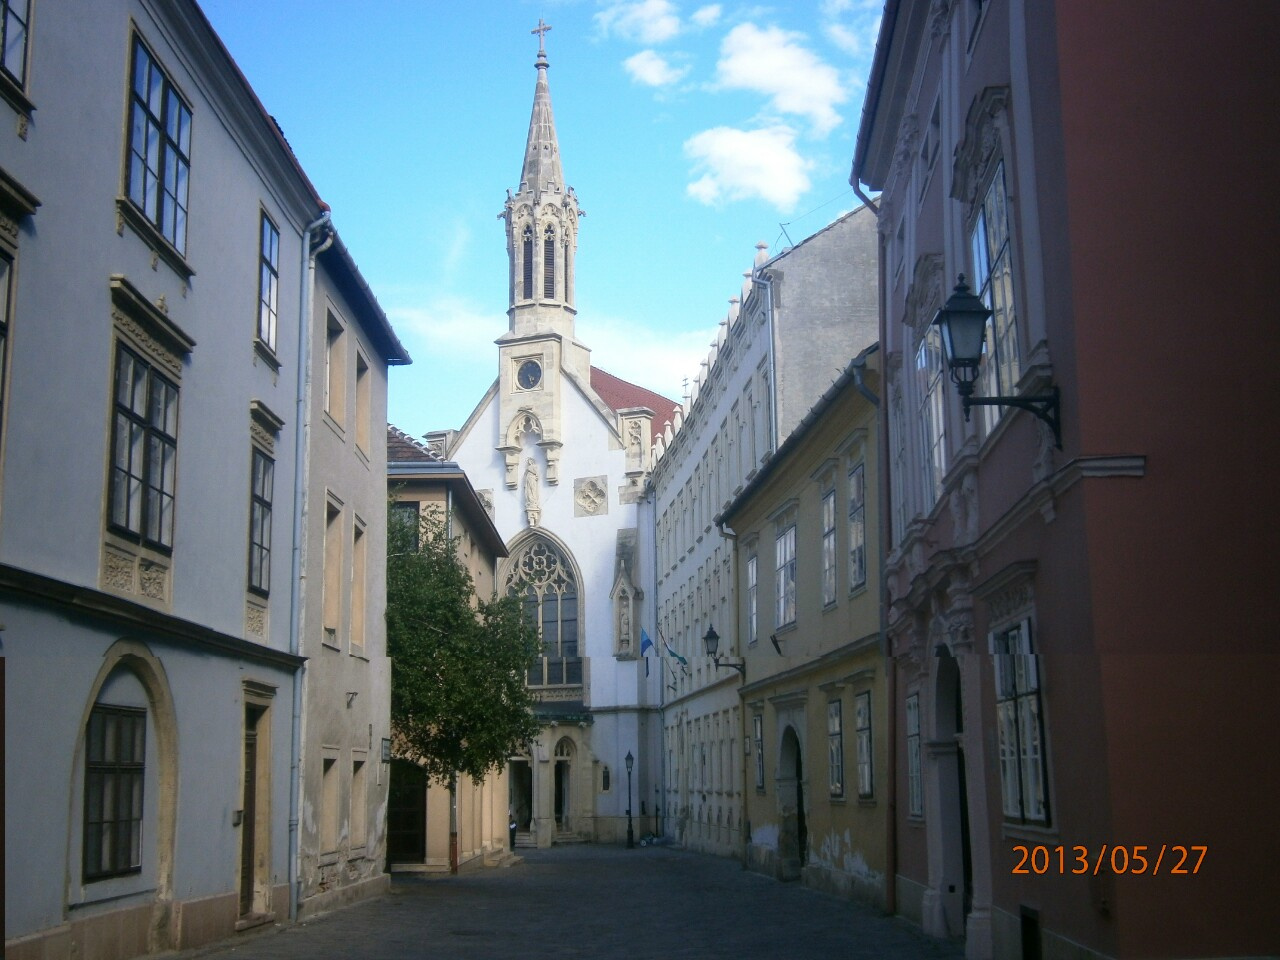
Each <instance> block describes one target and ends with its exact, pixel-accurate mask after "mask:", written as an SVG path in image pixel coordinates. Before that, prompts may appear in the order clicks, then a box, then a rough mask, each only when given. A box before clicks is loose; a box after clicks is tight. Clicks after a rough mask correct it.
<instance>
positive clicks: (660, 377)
mask: <svg viewBox="0 0 1280 960" xmlns="http://www.w3.org/2000/svg"><path fill="white" fill-rule="evenodd" d="M200 2H201V6H202V8H203V9H204V11H205V14H206V15H207V16H208V18H209V20H210V22H212V24H213V26H214V28H215V29H216V30H217V31H218V33H219V34H220V35H221V37H222V39H223V42H224V43H225V44H226V46H227V48H228V50H230V52H231V55H232V56H233V57H235V59H236V62H237V63H238V64H239V66H240V69H241V70H242V71H243V72H244V74H245V76H246V77H247V78H248V80H249V82H250V83H251V84H252V85H253V87H254V89H255V90H256V91H257V93H258V96H259V98H260V99H261V100H262V103H263V105H264V106H265V107H266V109H267V111H268V112H269V113H271V114H272V115H273V116H275V118H276V119H277V121H278V122H279V123H280V125H281V127H282V128H283V130H284V132H285V136H286V137H288V139H289V142H290V144H291V145H292V146H293V149H294V152H295V153H297V155H298V157H299V159H300V160H301V162H302V165H303V167H304V168H305V169H306V171H307V173H308V175H309V176H310V177H311V180H312V182H313V183H314V184H315V185H316V188H317V190H319V192H320V195H321V196H322V197H324V198H325V200H326V201H327V202H328V203H329V204H330V205H331V207H332V208H333V219H334V223H335V224H336V225H337V227H338V230H339V231H340V232H341V233H342V236H343V239H344V241H345V242H346V244H347V246H348V248H349V249H350V250H351V252H352V254H353V256H354V257H355V258H356V261H357V262H358V263H359V265H360V269H361V271H362V272H363V273H364V275H365V278H366V279H367V280H368V281H369V283H370V286H372V288H373V290H374V292H375V293H376V294H377V296H378V299H379V302H380V303H381V304H382V307H383V309H384V310H385V311H386V313H387V315H388V317H390V319H391V321H392V323H393V324H394V325H395V327H396V330H397V332H398V333H399V335H400V338H401V340H402V341H403V342H404V344H405V346H406V347H407V348H408V350H409V352H410V354H411V355H412V356H413V358H414V363H413V364H412V365H411V366H408V367H403V368H398V369H394V370H393V371H392V373H391V383H390V396H389V411H388V416H389V419H390V420H391V421H392V422H393V423H395V424H396V425H397V426H399V427H401V428H402V429H404V430H405V431H407V432H408V433H410V434H411V435H414V436H421V435H422V434H423V433H425V432H426V431H427V430H434V429H443V428H450V427H454V428H456V427H460V426H462V424H463V422H464V420H465V419H466V417H467V416H468V415H469V414H470V412H471V410H472V408H473V407H474V406H475V404H476V403H477V402H478V401H479V399H480V397H481V395H482V394H483V393H484V391H485V390H486V389H488V387H489V385H490V383H492V381H493V380H494V378H495V377H496V375H497V369H498V368H497V348H496V347H495V346H494V343H493V341H494V340H495V339H497V337H499V336H501V335H502V334H503V333H504V332H505V331H506V329H507V318H506V308H507V262H506V250H505V241H504V235H503V227H502V223H501V222H500V221H499V220H498V218H497V217H498V214H499V213H500V211H501V210H502V204H503V201H504V200H505V199H506V191H507V189H508V188H510V189H512V190H514V189H515V188H516V187H517V185H518V181H519V178H520V166H521V161H522V159H523V155H524V144H525V135H526V133H527V131H528V124H529V112H530V109H531V107H532V104H533V88H534V80H535V78H536V72H535V70H534V67H533V63H534V60H535V58H536V55H537V49H538V42H537V37H536V36H533V35H532V34H531V33H530V31H531V30H532V28H533V27H535V26H536V25H537V23H538V20H539V18H543V19H545V20H546V22H547V23H548V24H549V25H550V26H551V28H552V29H551V31H550V32H549V33H548V34H547V35H546V44H547V58H548V60H549V61H550V63H551V69H550V72H549V79H550V84H551V99H552V105H553V108H554V111H555V118H556V130H557V134H558V136H559V141H560V155H561V159H562V161H563V165H564V171H565V179H566V181H567V182H568V183H569V184H570V185H571V186H573V187H574V189H575V191H576V193H577V195H578V198H579V200H580V202H581V204H582V208H583V209H584V210H585V211H586V212H587V216H586V217H585V218H584V219H583V221H582V225H581V231H580V236H579V242H578V260H577V305H578V317H577V336H578V339H579V340H581V341H582V342H583V343H585V344H586V345H587V346H588V347H590V348H591V349H592V362H593V363H595V364H596V365H597V366H600V367H603V368H605V369H606V370H608V371H609V372H611V373H613V374H615V375H617V376H620V377H622V378H624V379H627V380H631V381H633V382H636V383H639V384H642V385H643V386H646V387H648V388H650V389H653V390H656V391H658V392H659V393H663V394H666V395H668V396H671V397H672V398H675V399H679V397H680V395H681V394H682V393H683V390H684V387H683V381H684V380H685V379H686V378H689V379H691V378H693V377H694V376H695V375H696V374H697V373H698V370H699V366H700V363H701V361H702V360H704V359H705V358H706V355H707V352H708V349H709V346H710V343H711V341H712V339H713V337H714V335H715V332H716V327H717V326H718V324H719V322H720V321H721V320H722V319H723V318H724V316H725V314H726V312H727V311H728V308H729V304H728V301H729V298H730V297H733V296H737V295H738V294H739V292H740V289H741V285H742V280H743V278H742V274H743V272H744V271H746V270H747V269H749V268H750V266H751V262H752V257H753V256H754V253H755V250H754V247H755V244H756V243H757V242H763V243H765V244H767V245H768V248H769V249H768V253H769V254H770V255H773V254H775V253H778V252H780V251H781V250H782V249H784V247H786V246H788V245H789V244H790V243H791V242H796V243H798V242H799V241H800V240H802V239H803V238H804V237H807V236H809V235H810V234H812V233H814V232H816V231H817V230H820V229H821V228H822V227H824V226H826V225H827V224H828V223H830V222H831V221H832V220H834V219H835V218H836V217H838V216H839V215H840V214H842V213H844V212H846V211H848V210H850V209H852V208H853V207H855V206H857V205H858V200H857V198H856V197H855V196H854V194H853V192H852V190H851V189H850V187H849V184H848V176H849V167H850V163H851V160H852V157H853V148H854V140H855V137H856V135H857V126H858V120H859V117H860V116H861V111H862V98H863V91H864V89H865V85H866V79H867V74H868V72H869V70H870V64H871V55H872V51H873V50H874V46H875V36H876V30H877V29H878V26H879V19H880V11H881V8H882V3H881V0H786V2H781V3H777V4H751V3H732V2H724V3H711V4H708V3H681V2H677V0H540V2H526V0H471V2H465V3H464V2H452V0H362V2H361V3H358V4H352V3H349V2H344V3H339V2H337V0H200ZM788 237H789V238H790V240H788Z"/></svg>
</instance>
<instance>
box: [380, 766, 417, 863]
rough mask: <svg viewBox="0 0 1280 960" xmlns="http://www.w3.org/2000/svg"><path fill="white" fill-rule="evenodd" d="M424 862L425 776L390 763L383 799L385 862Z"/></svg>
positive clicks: (414, 769) (409, 767) (406, 767)
mask: <svg viewBox="0 0 1280 960" xmlns="http://www.w3.org/2000/svg"><path fill="white" fill-rule="evenodd" d="M426 859H427V777H426V774H425V773H424V772H423V770H422V768H421V767H418V766H415V765H414V764H412V763H407V762H405V761H403V760H393V761H392V762H391V783H390V786H389V787H388V796H387V860H388V862H390V863H424V862H425V861H426Z"/></svg>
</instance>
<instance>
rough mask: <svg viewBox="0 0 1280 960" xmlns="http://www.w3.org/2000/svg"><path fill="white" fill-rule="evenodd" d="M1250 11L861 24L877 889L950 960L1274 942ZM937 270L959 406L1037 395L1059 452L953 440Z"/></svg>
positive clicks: (1031, 432)
mask: <svg viewBox="0 0 1280 960" xmlns="http://www.w3.org/2000/svg"><path fill="white" fill-rule="evenodd" d="M1267 11H1268V8H1267V7H1266V6H1265V5H1259V4H1230V5H1223V6H1221V7H1215V8H1213V9H1212V10H1207V9H1206V8H1204V7H1203V6H1201V5H1195V6H1193V5H1192V4H1190V3H1188V2H1184V0H1174V2H1160V3H1156V2H1154V0H1132V2H1126V3H1115V2H1113V0H1108V2H1103V0H1071V2H1052V0H986V2H979V0H932V2H930V0H888V3H887V4H886V8H885V14H884V19H883V23H882V27H881V35H880V40H879V43H878V46H877V50H876V56H875V61H874V65H873V68H872V74H871V77H870V82H869V85H868V94H867V102H866V106H865V108H864V113H863V119H862V126H861V130H860V133H859V139H858V145H857V148H856V153H855V157H854V163H853V175H852V178H851V179H852V181H853V182H854V183H855V185H857V184H859V183H861V184H863V185H865V186H866V187H867V188H870V189H871V190H879V191H881V196H880V198H879V200H878V201H877V204H878V207H879V229H880V238H881V264H882V266H881V271H882V275H881V294H882V295H881V305H882V306H881V311H882V316H881V343H882V349H883V352H884V357H885V376H886V389H885V397H886V402H885V403H884V405H883V407H882V410H883V414H882V416H883V417H884V423H883V427H884V430H883V433H882V435H883V436H884V438H885V440H884V442H883V447H882V457H881V461H882V463H883V464H884V467H883V469H882V476H881V480H882V483H883V484H884V489H885V497H884V501H883V502H884V503H885V504H886V509H885V510H884V516H885V520H884V523H885V525H886V530H885V531H884V542H885V544H886V550H887V551H888V553H887V559H886V565H885V568H886V572H885V578H886V583H885V587H886V591H885V592H886V602H887V610H886V616H887V633H888V647H889V650H890V656H891V665H890V668H891V669H890V678H889V679H890V684H891V687H890V690H891V694H890V696H891V701H892V704H893V717H892V723H893V725H894V728H895V729H894V730H893V731H892V738H893V742H894V743H895V750H894V764H895V768H896V769H895V771H894V773H893V776H894V778H895V782H896V784H897V791H898V802H897V815H896V817H895V818H894V821H893V829H894V831H895V833H896V837H895V838H894V843H892V844H891V850H893V856H894V859H895V861H896V862H894V863H892V864H891V865H890V871H891V873H892V874H893V875H894V876H895V882H894V883H893V884H892V885H891V886H892V896H893V897H894V899H895V903H894V904H893V906H894V907H896V909H897V910H898V911H899V912H901V913H904V914H906V915H907V916H910V917H913V918H914V919H916V920H918V921H919V922H921V923H922V924H923V925H924V926H925V928H926V929H927V930H928V931H930V932H932V933H934V934H936V935H939V936H963V937H964V938H965V941H966V950H967V954H968V956H970V957H1071V958H1083V957H1166V958H1167V957H1228V956H1230V957H1254V956H1263V955H1268V954H1271V953H1273V952H1274V951H1275V950H1276V949H1277V944H1280V921H1278V920H1277V919H1276V917H1277V916H1280V911H1277V910H1276V909H1275V907H1274V903H1273V902H1272V901H1273V900H1274V898H1273V897H1272V896H1269V893H1271V894H1273V893H1274V891H1275V890H1276V882H1275V870H1276V864H1277V862H1278V860H1280V831H1278V830H1277V828H1276V826H1275V822H1274V817H1273V816H1272V815H1271V814H1270V812H1269V811H1271V810H1273V809H1274V807H1275V797H1274V794H1275V789H1276V787H1277V785H1278V784H1280V778H1278V775H1280V770H1278V766H1277V760H1276V757H1277V751H1276V750H1275V748H1274V746H1273V745H1270V744H1269V743H1268V742H1267V736H1268V734H1269V732H1270V731H1271V730H1273V729H1274V728H1275V725H1276V720H1277V709H1276V706H1275V700H1274V696H1273V694H1272V692H1271V689H1272V686H1273V684H1274V678H1275V676H1276V673H1277V666H1280V663H1278V658H1277V652H1276V642H1275V638H1276V635H1277V631H1276V629H1275V627H1274V626H1272V625H1269V624H1268V623H1267V622H1266V620H1265V619H1264V616H1263V611H1262V598H1263V597H1264V596H1267V595H1270V591H1269V590H1268V589H1267V585H1268V584H1269V583H1270V582H1272V581H1274V579H1275V573H1276V563H1275V560H1274V554H1273V553H1271V552H1270V551H1265V550H1264V546H1263V545H1264V537H1265V536H1266V532H1267V531H1268V530H1270V529H1274V528H1275V526H1276V522H1275V509H1274V503H1275V499H1274V495H1273V493H1272V488H1273V487H1274V483H1273V481H1272V480H1271V475H1272V474H1271V471H1269V470H1268V469H1267V465H1268V462H1270V461H1274V459H1275V457H1274V449H1275V442H1274V440H1273V439H1271V437H1270V436H1269V431H1268V427H1269V426H1271V425H1274V424H1275V423H1276V422H1277V405H1276V401H1275V399H1274V394H1273V393H1272V392H1270V391H1268V390H1267V389H1266V387H1265V384H1267V382H1268V380H1269V379H1270V377H1271V376H1272V375H1273V371H1274V369H1275V361H1276V359H1277V357H1276V353H1277V350H1276V346H1277V342H1278V339H1277V335H1276V333H1275V328H1274V321H1264V316H1265V314H1264V309H1263V304H1262V298H1263V296H1264V291H1263V284H1262V282H1261V279H1260V278H1261V276H1262V275H1263V274H1262V272H1261V271H1259V270H1258V269H1257V261H1258V252H1259V251H1262V250H1266V249H1270V248H1271V247H1272V246H1273V245H1274V242H1272V243H1270V244H1269V243H1268V240H1269V239H1270V237H1269V236H1268V233H1269V229H1270V227H1271V225H1272V224H1273V223H1274V222H1275V219H1276V218H1275V213H1276V205H1275V203H1274V200H1273V199H1272V200H1270V202H1268V198H1271V197H1273V195H1274V179H1275V174H1274V166H1275V161H1274V155H1273V154H1271V153H1269V152H1268V151H1267V150H1266V149H1265V148H1264V145H1263V143H1262V141H1261V137H1262V136H1264V133H1263V129H1262V128H1263V127H1264V124H1262V123H1260V122H1259V121H1260V119H1261V115H1262V113H1266V114H1267V115H1272V114H1274V112H1275V111H1274V107H1275V103H1276V98H1275V94H1274V90H1273V89H1272V87H1271V86H1269V85H1268V84H1267V82H1266V77H1267V76H1268V75H1269V73H1271V72H1272V71H1271V70H1270V64H1269V61H1268V59H1267V58H1268V57H1269V56H1270V54H1269V50H1271V49H1274V41H1275V39H1276V37H1275V34H1276V22H1277V18H1276V17H1275V15H1274V13H1270V12H1267ZM1264 104H1270V105H1271V109H1270V110H1266V111H1263V110H1262V107H1263V105H1264ZM1206 187H1209V188H1210V189H1206ZM1264 231H1267V232H1264ZM959 274H964V276H965V279H966V281H967V282H968V284H969V285H970V286H971V288H972V290H973V291H974V292H975V293H976V294H978V295H979V296H981V297H982V299H983V301H984V302H985V304H986V305H987V307H988V308H989V309H990V310H991V311H992V316H991V319H990V320H989V322H988V329H987V336H986V353H985V358H984V360H983V363H982V367H981V371H980V375H979V379H978V381H977V383H976V390H975V395H976V396H985V397H992V396H997V395H1000V396H1020V397H1029V396H1039V395H1047V394H1048V393H1049V392H1050V391H1051V390H1052V389H1053V388H1055V387H1056V388H1057V389H1058V390H1059V391H1060V406H1061V448H1060V449H1059V448H1058V447H1057V446H1056V444H1055V439H1056V438H1055V436H1054V433H1053V430H1052V429H1051V428H1050V426H1049V425H1048V424H1047V423H1045V422H1042V421H1041V420H1040V419H1037V417H1035V416H1034V415H1032V414H1031V413H1030V412H1027V411H1024V410H1019V409H1015V408H1012V407H994V406H977V407H974V408H973V410H972V414H971V416H970V417H969V418H968V419H967V420H966V418H965V416H964V413H963V411H962V406H961V402H960V397H959V395H958V393H957V391H956V387H955V385H954V384H953V383H952V382H951V381H950V378H949V376H948V371H947V369H946V363H945V360H944V359H943V354H942V350H941V343H940V339H939V335H938V328H937V327H936V326H934V325H933V320H934V318H935V315H936V314H937V311H938V309H939V308H940V307H941V306H943V304H944V303H945V302H946V300H947V298H948V297H949V296H950V294H951V292H952V289H953V287H954V286H955V285H956V283H957V278H958V275H959ZM1259 428H1261V429H1259ZM1268 451H1270V452H1268ZM1267 517H1270V518H1271V519H1270V520H1269V521H1268V520H1267Z"/></svg>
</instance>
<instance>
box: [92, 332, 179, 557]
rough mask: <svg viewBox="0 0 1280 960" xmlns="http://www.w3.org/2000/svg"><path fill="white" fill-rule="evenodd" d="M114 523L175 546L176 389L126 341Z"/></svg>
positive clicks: (119, 375) (119, 363)
mask: <svg viewBox="0 0 1280 960" xmlns="http://www.w3.org/2000/svg"><path fill="white" fill-rule="evenodd" d="M114 409H115V417H114V428H113V434H114V435H113V437H112V458H111V489H110V494H109V501H110V511H111V514H110V516H111V526H112V527H114V528H116V530H117V531H119V532H122V533H126V534H130V535H132V536H133V537H134V538H136V539H140V540H142V541H143V542H145V543H148V544H150V545H152V546H156V547H161V548H163V549H166V550H168V549H171V548H172V547H173V513H174V490H175V488H176V485H177V461H178V388H177V387H176V386H175V385H174V384H172V383H170V382H169V381H168V380H167V379H165V378H164V377H162V376H160V374H159V373H157V372H156V370H155V369H153V368H152V367H151V365H150V364H148V363H147V362H145V361H144V360H143V359H142V358H141V357H140V356H138V354H136V353H134V352H133V351H132V350H130V349H129V348H128V347H126V346H124V345H123V344H118V345H117V347H116V373H115V402H114Z"/></svg>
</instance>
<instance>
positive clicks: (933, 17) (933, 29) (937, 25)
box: [929, 0, 951, 40]
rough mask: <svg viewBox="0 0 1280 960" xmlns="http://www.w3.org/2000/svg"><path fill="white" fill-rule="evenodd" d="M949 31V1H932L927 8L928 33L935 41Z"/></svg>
mask: <svg viewBox="0 0 1280 960" xmlns="http://www.w3.org/2000/svg"><path fill="white" fill-rule="evenodd" d="M950 30H951V0H933V6H931V7H930V8H929V33H930V35H931V36H932V37H933V38H934V39H935V40H937V39H939V38H941V37H944V36H946V35H947V33H949V32H950Z"/></svg>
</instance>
